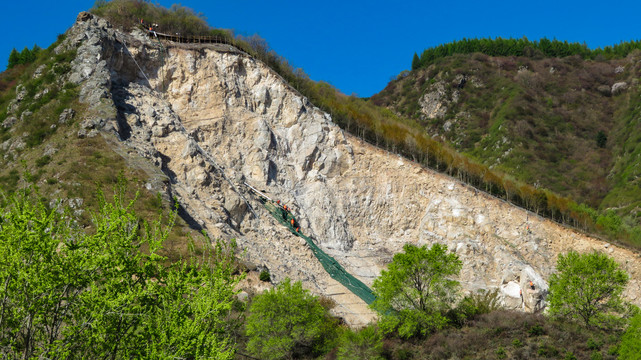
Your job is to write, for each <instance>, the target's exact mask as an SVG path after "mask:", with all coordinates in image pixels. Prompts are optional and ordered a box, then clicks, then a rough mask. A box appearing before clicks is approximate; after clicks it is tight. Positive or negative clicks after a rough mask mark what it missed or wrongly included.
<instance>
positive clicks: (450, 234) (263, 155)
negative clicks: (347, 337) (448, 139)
mask: <svg viewBox="0 0 641 360" xmlns="http://www.w3.org/2000/svg"><path fill="white" fill-rule="evenodd" d="M72 46H77V47H78V57H77V59H76V60H75V61H74V64H73V69H72V71H71V74H70V80H71V81H74V82H77V83H80V84H81V88H82V90H81V100H83V101H85V102H86V103H88V104H90V109H91V114H92V117H90V118H89V119H85V120H84V121H89V122H88V123H87V124H88V125H87V127H86V128H85V130H86V131H87V133H86V135H88V134H89V133H90V132H91V131H93V130H96V131H100V133H101V134H103V136H106V137H116V138H117V139H118V142H119V143H120V144H121V145H123V146H126V147H127V148H128V149H129V151H131V152H135V153H136V154H138V155H141V156H143V157H145V158H146V159H148V160H149V162H150V163H153V164H154V166H156V167H157V168H158V169H160V170H162V172H163V173H164V174H165V175H166V176H167V178H168V181H166V182H165V183H158V184H156V185H155V186H156V187H157V189H156V190H158V191H164V192H166V193H167V194H169V195H171V196H176V197H177V199H178V200H179V202H180V204H181V206H182V208H183V209H184V214H185V216H186V217H187V218H188V219H189V221H190V223H191V224H192V226H194V227H197V228H202V229H205V230H206V231H207V232H208V233H209V234H210V235H211V236H212V237H214V238H224V239H231V238H235V239H237V243H238V244H239V245H240V246H241V247H242V248H243V249H244V250H245V251H246V259H245V260H246V261H248V262H251V263H253V264H256V265H257V266H259V267H261V268H267V269H269V271H270V273H271V275H272V278H273V279H274V280H275V281H280V280H282V279H284V278H285V277H290V278H292V279H294V280H301V281H302V282H303V284H304V286H306V287H307V288H309V289H310V290H311V291H312V292H314V293H317V294H321V295H325V296H329V297H331V298H332V299H334V301H335V302H336V303H337V307H336V308H335V309H334V310H333V311H334V312H335V313H336V314H337V315H339V316H341V317H343V318H344V319H345V320H346V321H347V322H348V323H350V324H353V325H356V326H358V325H364V324H366V323H367V322H368V321H371V320H372V319H374V314H373V313H372V312H371V310H369V309H368V308H367V307H366V305H365V304H364V303H363V302H362V301H361V300H360V299H359V298H357V297H356V296H354V295H353V294H351V293H349V292H348V291H347V289H345V288H344V287H343V286H342V285H340V284H339V283H337V282H336V281H334V280H332V279H331V278H330V277H329V276H328V275H327V274H326V273H325V272H324V270H323V268H322V267H321V266H320V264H319V263H318V261H316V259H315V258H314V257H313V255H312V253H311V251H310V250H309V249H308V248H307V247H306V245H305V242H304V241H303V240H302V239H300V238H297V237H295V236H293V235H292V234H290V233H289V232H288V231H286V229H284V228H283V227H282V226H280V225H279V224H278V223H277V222H276V221H275V220H274V219H273V218H271V217H270V215H269V214H268V213H267V212H266V211H264V210H263V209H262V208H261V207H260V204H259V203H258V202H256V201H254V200H252V197H251V194H249V193H248V191H247V189H246V188H245V187H243V185H242V184H243V183H244V182H247V183H249V184H251V185H252V186H255V187H257V188H259V189H262V190H264V191H265V192H266V193H268V194H269V195H270V196H273V197H274V198H275V199H280V200H281V201H283V202H284V203H286V204H287V205H289V206H290V207H292V208H293V209H294V212H295V215H296V216H297V217H298V219H299V220H300V223H301V229H302V232H303V233H305V234H308V235H310V236H312V237H313V238H314V239H316V241H317V243H318V245H319V246H320V247H321V248H323V250H324V251H326V252H327V253H328V254H330V255H332V256H334V257H335V258H336V259H337V260H338V261H339V262H340V263H341V264H342V265H343V266H344V267H345V268H346V269H347V270H348V271H349V272H351V273H352V274H354V275H355V276H357V277H358V278H360V279H361V280H362V281H363V282H365V283H366V284H369V285H371V283H372V281H373V279H374V278H375V277H376V276H377V275H378V274H379V273H380V271H381V269H383V268H384V267H385V266H386V264H387V263H389V261H391V258H392V256H393V255H394V254H395V253H396V252H398V251H400V250H401V248H402V246H403V245H404V244H405V243H413V244H417V245H422V244H434V243H442V244H446V245H447V246H448V248H449V249H451V250H452V251H455V252H456V253H457V254H458V255H459V256H460V258H461V260H462V261H463V264H464V266H463V270H462V273H461V276H460V281H461V283H462V284H463V287H464V289H465V291H466V292H473V291H478V290H481V289H500V291H501V294H502V299H503V303H504V305H505V306H506V307H509V308H514V309H522V310H524V311H542V310H543V309H544V307H545V297H546V294H547V283H546V279H548V278H549V275H550V274H551V273H553V272H554V264H555V262H556V257H557V255H558V254H559V253H562V252H565V251H568V250H577V251H589V250H591V249H598V250H602V251H607V252H608V253H609V254H610V255H611V256H613V257H614V258H615V259H616V260H617V261H618V262H619V263H620V264H621V265H622V266H623V268H624V269H626V271H628V273H630V275H631V282H630V285H629V286H628V288H627V289H626V292H625V295H626V296H627V297H628V298H629V299H630V300H632V301H633V302H635V303H637V304H641V297H640V295H641V266H640V265H639V256H638V254H635V253H633V252H631V251H629V250H626V249H623V248H618V247H616V246H610V245H609V246H608V247H607V248H605V243H603V242H601V241H599V240H597V239H594V238H590V237H588V236H585V235H583V234H580V233H578V232H575V231H573V230H571V229H567V228H564V227H561V226H559V225H558V224H556V223H553V222H550V221H548V220H545V219H542V218H540V217H537V216H535V215H534V214H531V213H528V212H526V211H525V210H523V209H520V208H517V207H514V206H512V205H510V204H507V203H505V202H503V201H502V200H500V199H496V198H493V197H491V196H489V195H487V194H485V193H481V192H479V191H477V190H475V189H472V188H470V187H468V186H467V185H465V184H463V183H460V182H458V181H457V180H454V179H452V178H449V177H447V176H444V175H442V174H438V173H435V172H433V171H430V170H426V169H424V168H422V167H420V166H419V165H417V164H415V163H412V162H410V161H408V160H406V159H403V158H400V157H399V156H397V155H395V154H390V153H387V152H385V151H383V150H381V149H378V148H375V147H372V146H370V145H368V144H365V143H362V142H361V141H359V140H358V139H357V138H354V137H352V136H349V135H347V134H345V133H344V132H343V131H342V130H341V129H340V128H339V127H338V126H336V125H335V124H334V123H333V122H332V120H331V117H330V116H329V115H328V114H326V113H324V112H322V111H321V110H319V109H318V108H316V107H315V106H314V105H313V104H311V103H310V102H309V101H308V100H307V99H306V98H305V97H304V96H302V95H301V94H299V93H298V92H296V91H295V90H294V89H292V88H291V87H290V86H288V85H287V83H286V82H285V81H283V79H282V78H281V77H280V76H279V75H278V74H276V73H275V72H274V71H272V70H271V69H269V68H268V67H267V66H265V65H264V64H263V63H262V62H260V61H258V60H256V59H254V58H252V57H250V56H249V55H247V54H245V53H243V52H241V51H239V50H237V49H235V48H233V47H230V46H229V45H218V44H216V45H214V44H210V45H186V44H170V43H166V44H164V45H163V46H162V47H160V46H159V44H158V42H157V41H155V40H154V41H151V40H149V39H147V38H145V37H144V36H143V34H141V33H136V32H134V33H131V34H124V33H119V32H117V31H115V30H114V29H112V28H111V27H110V26H109V24H108V23H106V22H105V21H104V20H101V19H98V18H96V17H94V16H91V15H88V16H87V15H83V16H79V19H78V21H77V22H76V24H75V25H74V27H73V28H71V29H70V30H69V33H68V36H67V40H66V41H65V42H64V43H63V44H62V45H61V48H64V47H72ZM134 60H135V61H134ZM434 111H435V112H438V111H436V110H434ZM254 213H255V214H256V215H257V216H256V215H254ZM530 281H531V282H532V283H533V284H534V288H532V287H531V286H530Z"/></svg>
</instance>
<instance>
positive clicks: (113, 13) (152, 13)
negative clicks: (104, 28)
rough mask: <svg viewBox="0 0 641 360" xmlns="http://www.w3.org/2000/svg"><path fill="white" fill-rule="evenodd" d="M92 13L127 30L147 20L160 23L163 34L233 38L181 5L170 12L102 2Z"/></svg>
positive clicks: (128, 0)
mask: <svg viewBox="0 0 641 360" xmlns="http://www.w3.org/2000/svg"><path fill="white" fill-rule="evenodd" d="M90 11H91V12H92V13H93V14H95V15H98V16H100V17H104V18H106V19H107V20H109V22H111V23H112V24H113V25H115V26H118V27H121V28H123V29H126V30H131V29H132V28H133V27H134V26H137V25H139V24H140V19H143V20H144V22H145V23H146V24H152V23H153V24H158V26H157V27H156V29H157V30H158V31H160V32H163V33H168V34H175V33H179V34H181V35H184V36H191V35H219V36H225V37H229V34H228V33H227V32H225V31H222V30H219V29H212V28H210V27H209V25H208V24H207V21H206V19H205V17H204V16H203V14H201V13H195V12H194V11H193V10H192V9H190V8H187V7H184V6H182V5H180V4H173V5H172V6H171V8H169V9H167V8H165V7H162V6H160V5H158V4H154V3H151V2H147V1H141V0H112V1H102V0H99V1H96V3H95V4H94V7H93V8H92V9H91V10H90Z"/></svg>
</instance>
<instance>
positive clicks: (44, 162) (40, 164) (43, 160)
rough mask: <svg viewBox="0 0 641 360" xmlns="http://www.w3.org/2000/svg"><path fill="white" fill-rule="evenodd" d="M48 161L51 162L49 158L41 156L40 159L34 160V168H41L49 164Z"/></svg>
mask: <svg viewBox="0 0 641 360" xmlns="http://www.w3.org/2000/svg"><path fill="white" fill-rule="evenodd" d="M50 161H51V156H49V155H45V156H43V157H41V158H38V159H37V160H36V166H37V167H43V166H45V165H47V164H49V162H50Z"/></svg>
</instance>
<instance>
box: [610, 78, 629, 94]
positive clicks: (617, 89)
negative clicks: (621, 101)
mask: <svg viewBox="0 0 641 360" xmlns="http://www.w3.org/2000/svg"><path fill="white" fill-rule="evenodd" d="M627 88H628V83H626V82H625V81H620V82H618V83H614V85H612V95H617V94H620V93H622V92H623V91H625V90H626V89H627Z"/></svg>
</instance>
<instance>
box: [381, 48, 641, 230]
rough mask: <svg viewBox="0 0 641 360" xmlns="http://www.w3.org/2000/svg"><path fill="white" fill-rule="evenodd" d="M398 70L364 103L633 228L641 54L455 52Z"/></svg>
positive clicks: (636, 197) (636, 210)
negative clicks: (608, 213)
mask: <svg viewBox="0 0 641 360" xmlns="http://www.w3.org/2000/svg"><path fill="white" fill-rule="evenodd" d="M403 75H404V76H400V77H399V78H398V79H397V80H395V81H392V82H391V83H390V84H389V85H388V86H387V87H386V88H385V89H384V90H383V91H381V92H380V93H379V94H377V95H375V96H373V97H372V101H373V102H374V103H375V104H378V105H381V106H385V107H388V108H390V109H392V110H393V111H395V112H397V113H399V114H402V115H403V116H407V117H410V118H413V119H415V120H416V121H417V122H419V123H420V124H421V126H423V127H424V128H425V129H426V130H427V132H428V133H429V134H430V135H431V136H433V137H435V138H441V139H443V140H444V141H445V142H447V143H449V144H450V145H452V146H453V147H454V148H455V149H457V150H458V151H460V152H464V153H466V154H468V155H470V156H471V157H472V158H474V159H476V160H477V161H479V162H481V163H483V164H485V165H487V166H489V167H490V168H492V169H497V170H501V171H503V172H505V173H507V174H509V175H510V176H513V177H514V178H516V179H518V180H521V181H523V182H526V183H529V184H533V185H535V186H537V187H542V188H547V189H550V190H552V191H553V192H555V193H557V194H561V195H563V196H567V197H570V198H572V199H574V200H576V201H577V202H579V203H586V204H588V205H590V206H591V207H593V208H595V209H600V210H601V211H604V210H606V209H613V210H615V211H616V212H617V214H619V215H620V216H621V217H622V218H623V219H624V221H626V222H627V223H629V224H630V225H634V226H638V225H639V216H640V215H641V213H640V212H639V205H640V204H641V197H640V195H639V194H641V192H639V191H638V188H639V183H638V181H639V180H638V178H639V175H640V173H639V171H640V170H639V166H638V156H639V148H638V143H639V141H638V140H639V137H640V136H641V133H639V129H641V127H639V116H638V113H639V104H640V103H641V102H640V101H639V99H640V98H639V97H640V95H641V92H640V89H639V83H638V78H639V76H641V51H639V50H635V51H632V52H630V54H629V55H627V57H625V58H622V59H612V60H605V59H603V58H602V57H601V58H599V57H597V58H596V59H594V60H584V59H582V58H581V57H580V56H579V55H574V56H567V57H564V58H556V57H545V56H543V55H541V54H534V55H532V56H511V57H505V56H503V57H502V56H488V55H484V54H481V53H475V54H456V55H453V56H447V57H442V58H439V59H437V60H435V61H434V62H433V63H431V64H430V65H429V66H426V67H424V68H418V69H416V70H413V71H411V72H409V73H405V74H403ZM603 226H607V225H603Z"/></svg>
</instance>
